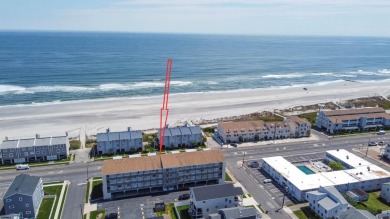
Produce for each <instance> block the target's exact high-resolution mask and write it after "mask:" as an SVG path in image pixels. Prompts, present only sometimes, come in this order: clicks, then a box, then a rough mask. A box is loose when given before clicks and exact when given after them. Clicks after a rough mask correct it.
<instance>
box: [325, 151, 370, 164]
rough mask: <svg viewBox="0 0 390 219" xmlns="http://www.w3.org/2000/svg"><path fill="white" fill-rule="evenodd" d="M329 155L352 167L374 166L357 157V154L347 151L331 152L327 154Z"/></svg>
mask: <svg viewBox="0 0 390 219" xmlns="http://www.w3.org/2000/svg"><path fill="white" fill-rule="evenodd" d="M326 153H327V154H330V155H332V156H333V157H335V158H337V159H339V160H341V161H343V162H344V163H346V164H348V165H350V166H352V167H360V166H368V165H372V164H371V163H370V162H368V161H366V160H364V159H363V158H361V157H358V156H356V155H355V154H352V153H350V152H349V151H347V150H344V149H339V150H330V151H327V152H326Z"/></svg>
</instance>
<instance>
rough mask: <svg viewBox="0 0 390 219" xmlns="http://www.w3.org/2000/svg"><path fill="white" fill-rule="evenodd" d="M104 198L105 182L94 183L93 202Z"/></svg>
mask: <svg viewBox="0 0 390 219" xmlns="http://www.w3.org/2000/svg"><path fill="white" fill-rule="evenodd" d="M99 198H103V181H101V180H99V181H93V182H92V192H91V200H95V199H99Z"/></svg>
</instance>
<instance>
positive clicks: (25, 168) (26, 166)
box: [16, 164, 30, 170]
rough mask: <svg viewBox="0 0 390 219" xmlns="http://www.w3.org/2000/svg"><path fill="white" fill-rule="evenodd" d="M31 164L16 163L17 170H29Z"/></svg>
mask: <svg viewBox="0 0 390 219" xmlns="http://www.w3.org/2000/svg"><path fill="white" fill-rule="evenodd" d="M28 169H30V166H29V165H28V164H18V165H16V170H28Z"/></svg>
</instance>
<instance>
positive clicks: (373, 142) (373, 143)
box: [368, 141, 378, 146]
mask: <svg viewBox="0 0 390 219" xmlns="http://www.w3.org/2000/svg"><path fill="white" fill-rule="evenodd" d="M377 145H378V143H376V142H375V141H370V143H368V146H377Z"/></svg>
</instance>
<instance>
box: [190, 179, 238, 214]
mask: <svg viewBox="0 0 390 219" xmlns="http://www.w3.org/2000/svg"><path fill="white" fill-rule="evenodd" d="M243 194H244V192H243V191H242V188H241V187H235V186H234V185H233V184H231V183H226V184H219V185H210V186H201V187H194V188H190V200H191V202H190V209H189V212H190V215H191V217H192V218H208V216H209V214H214V213H217V212H218V210H219V209H221V208H231V207H237V206H241V204H242V203H241V202H242V195H243Z"/></svg>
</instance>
